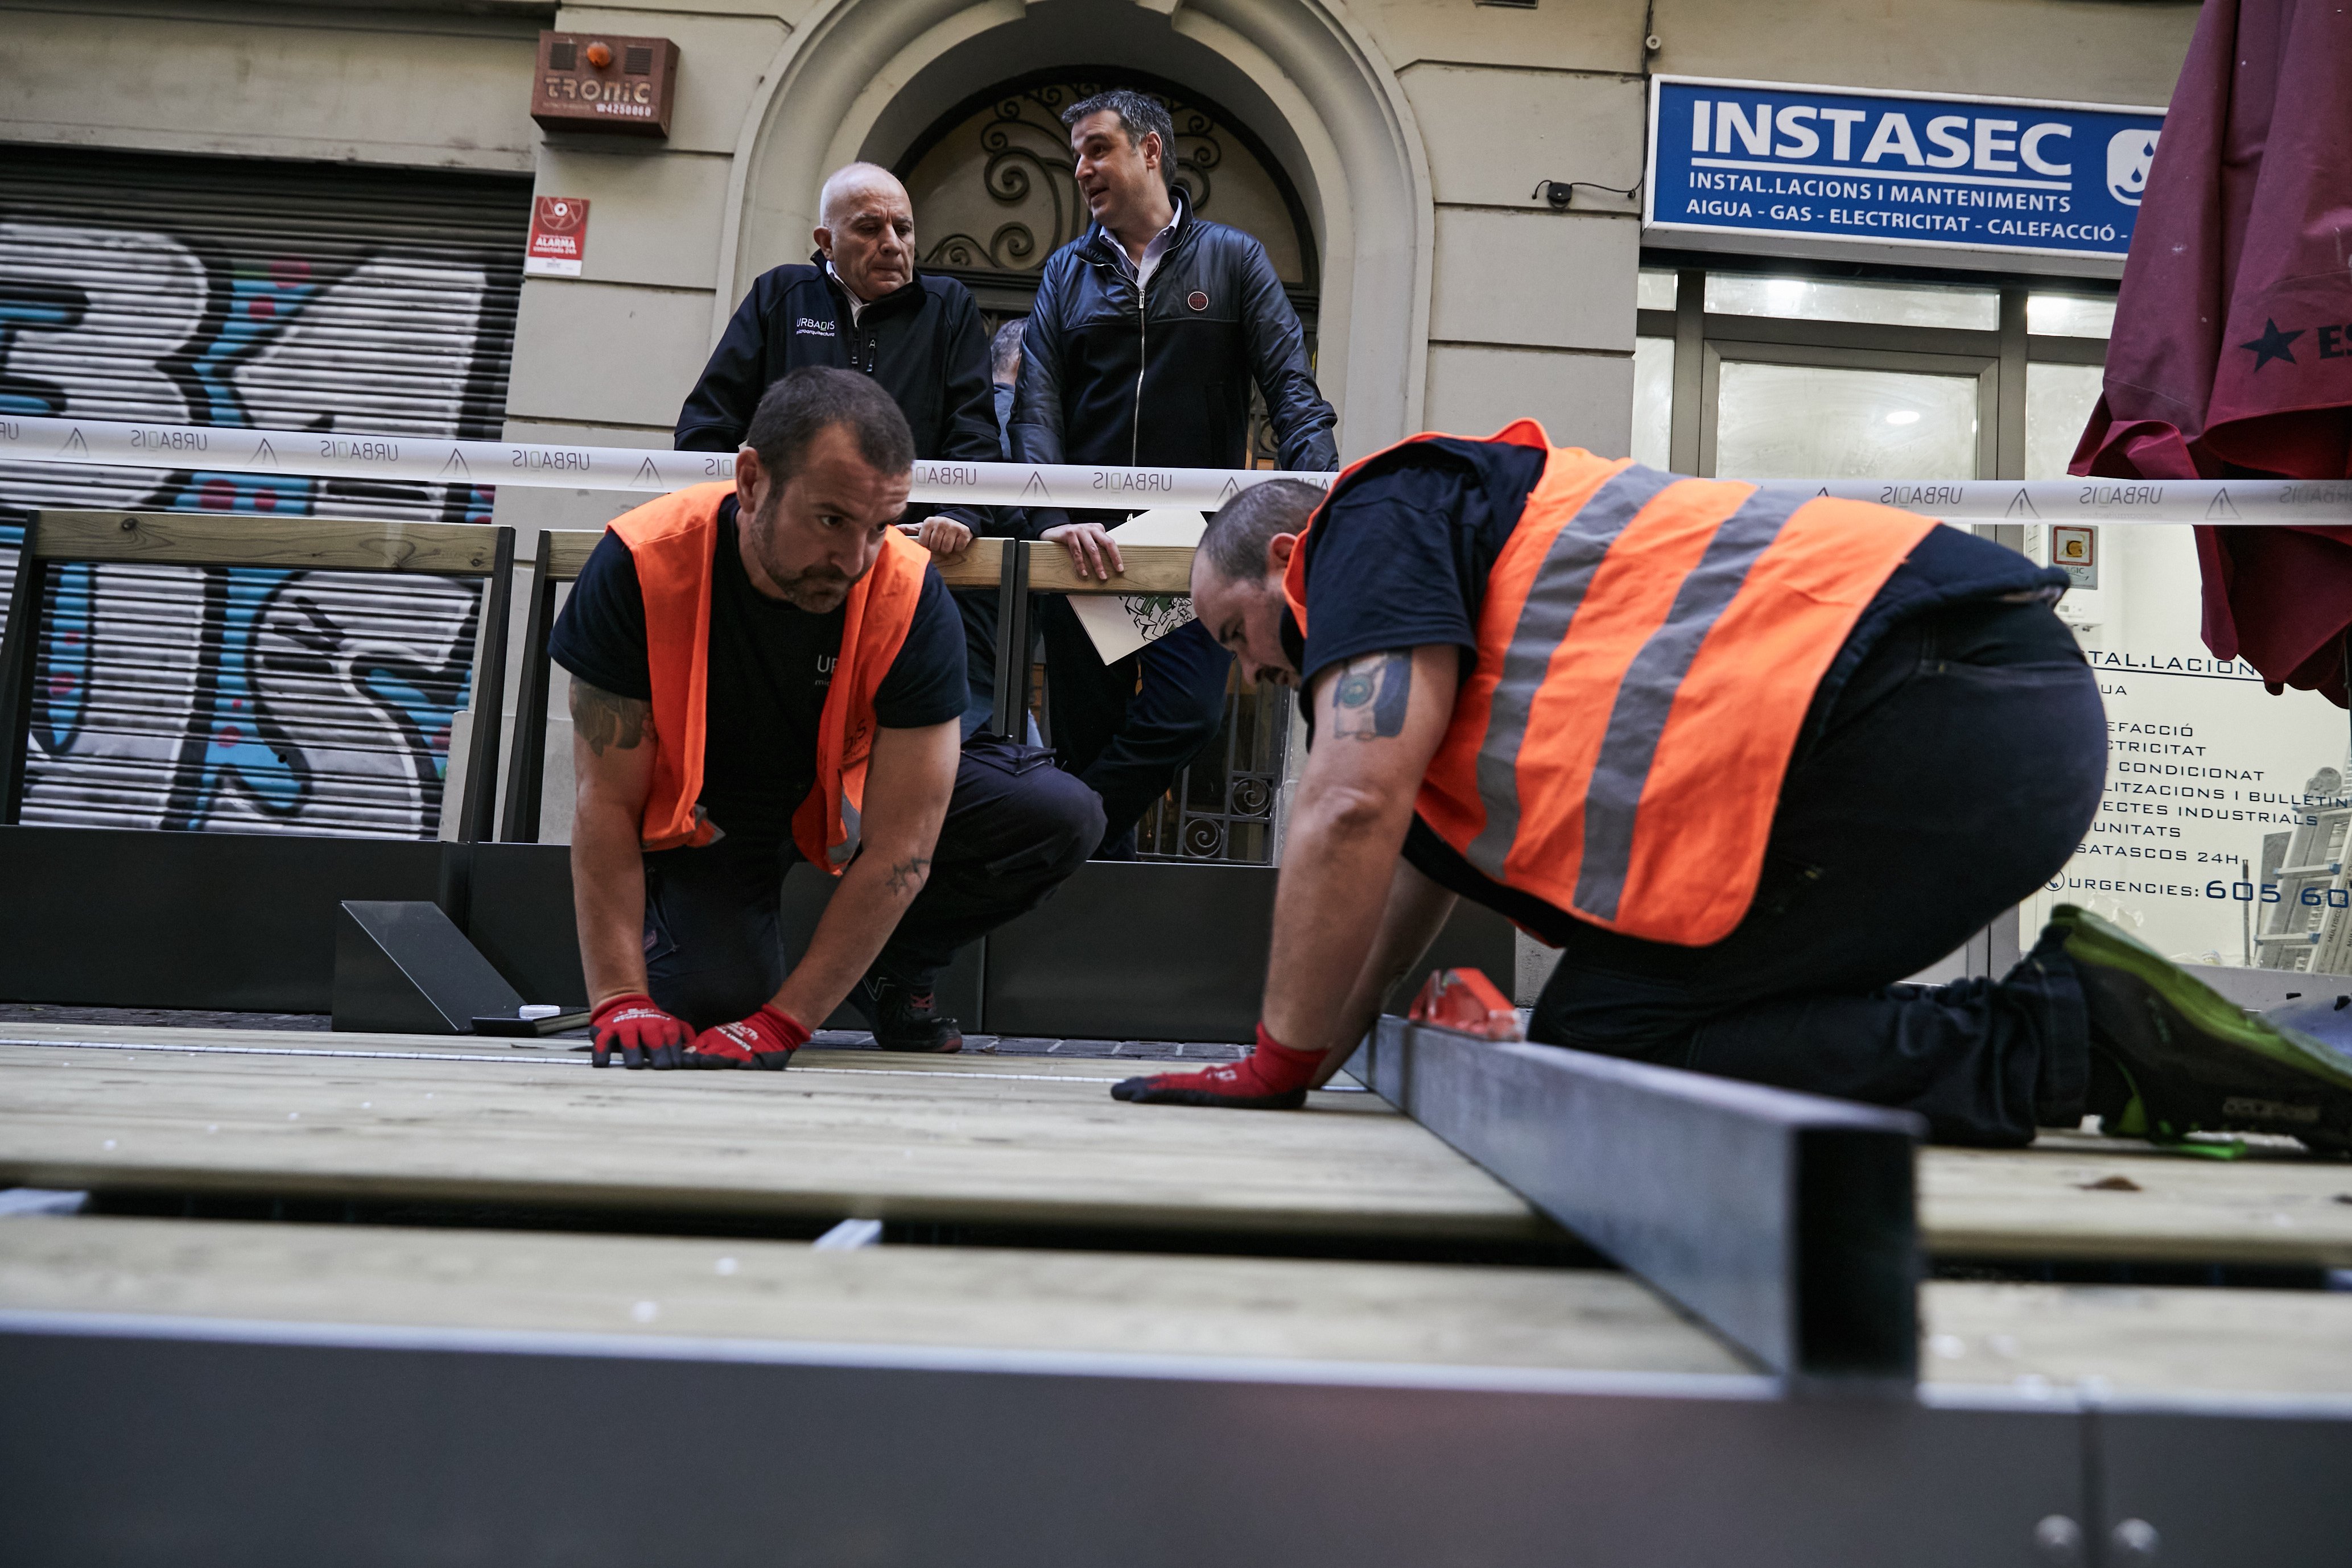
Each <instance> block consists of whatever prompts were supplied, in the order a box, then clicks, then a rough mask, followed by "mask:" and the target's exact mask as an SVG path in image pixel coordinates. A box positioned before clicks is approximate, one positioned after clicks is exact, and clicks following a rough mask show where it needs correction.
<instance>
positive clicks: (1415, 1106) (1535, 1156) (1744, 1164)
mask: <svg viewBox="0 0 2352 1568" xmlns="http://www.w3.org/2000/svg"><path fill="white" fill-rule="evenodd" d="M1357 1062H1358V1064H1359V1066H1358V1069H1357V1070H1358V1076H1359V1077H1361V1078H1362V1079H1363V1080H1364V1081H1365V1083H1366V1084H1367V1085H1369V1086H1370V1088H1371V1089H1373V1091H1374V1092H1376V1093H1378V1094H1379V1095H1380V1096H1381V1098H1383V1099H1385V1100H1388V1101H1389V1102H1390V1103H1391V1104H1392V1105H1394V1106H1396V1107H1397V1109H1399V1110H1402V1111H1404V1112H1405V1113H1406V1114H1407V1115H1409V1116H1411V1117H1412V1118H1413V1119H1414V1120H1415V1121H1419V1122H1420V1123H1421V1124H1422V1125H1423V1126H1424V1127H1426V1128H1428V1129H1429V1130H1430V1131H1432V1132H1434V1133H1436V1134H1437V1135H1438V1136H1439V1137H1440V1138H1443V1139H1444V1140H1445V1142H1448V1143H1450V1144H1452V1145H1453V1146H1454V1148H1455V1149H1457V1150H1459V1151H1461V1152H1463V1153H1464V1154H1465V1155H1467V1156H1468V1157H1469V1158H1471V1159H1472V1160H1475V1162H1477V1163H1478V1164H1479V1165H1481V1166H1482V1167H1484V1168H1485V1169H1486V1172H1487V1173H1488V1174H1490V1175H1492V1176H1494V1177H1495V1178H1496V1180H1497V1181H1500V1182H1502V1183H1503V1184H1505V1185H1507V1186H1508V1187H1510V1188H1511V1189H1512V1190H1513V1191H1515V1192H1517V1194H1519V1195H1520V1196H1521V1197H1524V1198H1526V1199H1527V1200H1528V1202H1530V1203H1532V1204H1534V1205H1536V1206H1537V1207H1538V1208H1540V1209H1542V1210H1543V1211H1544V1212H1545V1213H1546V1214H1548V1215H1550V1216H1551V1217H1552V1218H1554V1219H1556V1220H1558V1221H1559V1223H1560V1224H1561V1225H1563V1226H1567V1227H1568V1228H1569V1229H1570V1230H1572V1231H1574V1232H1575V1233H1576V1234H1577V1235H1578V1236H1580V1237H1582V1238H1583V1239H1584V1240H1586V1241H1588V1242H1590V1243H1591V1244H1592V1245H1593V1246H1594V1247H1598V1248H1599V1249H1600V1250H1601V1251H1602V1252H1604V1253H1607V1254H1608V1255H1609V1256H1610V1257H1611V1258H1614V1259H1615V1260H1616V1261H1617V1262H1619V1263H1621V1264H1622V1265H1624V1266H1625V1268H1629V1269H1631V1270H1632V1271H1633V1272H1634V1273H1636V1274H1639V1275H1640V1276H1642V1278H1643V1279H1647V1280H1648V1281H1649V1282H1650V1283H1651V1284H1653V1285H1654V1286H1656V1287H1657V1288H1658V1289H1660V1290H1662V1291H1664V1293H1665V1294H1667V1295H1668V1296H1670V1297H1672V1298H1674V1300H1676V1301H1678V1302H1680V1303H1681V1304H1682V1305H1683V1306H1684V1307H1685V1308H1686V1309H1688V1310H1690V1311H1691V1312H1692V1313H1693V1314H1694V1315H1695V1316H1696V1317H1698V1318H1699V1319H1701V1320H1702V1321H1706V1323H1708V1324H1710V1325H1712V1326H1713V1327H1715V1328H1716V1329H1717V1330H1719V1331H1722V1333H1723V1334H1724V1335H1725V1336H1726V1337H1727V1338H1728V1339H1729V1340H1731V1341H1732V1342H1734V1343H1735V1344H1738V1345H1739V1346H1740V1347H1742V1348H1743V1349H1745V1350H1747V1351H1748V1352H1749V1353H1750V1354H1752V1355H1754V1356H1756V1357H1757V1358H1758V1359H1759V1361H1761V1362H1762V1363H1764V1364H1765V1365H1766V1366H1768V1367H1769V1368H1771V1369H1772V1370H1773V1371H1775V1372H1780V1373H1789V1374H1790V1375H1792V1376H1796V1377H1801V1378H1809V1379H1810V1378H1824V1379H1841V1380H1848V1379H1893V1380H1905V1381H1907V1380H1908V1379H1910V1378H1911V1377H1912V1376H1914V1375H1915V1374H1916V1371H1917V1365H1918V1311H1917V1305H1916V1276H1917V1270H1918V1240H1917V1235H1916V1219H1915V1218H1914V1215H1913V1205H1912V1194H1911V1188H1912V1181H1911V1156H1912V1144H1913V1142H1915V1141H1916V1139H1917V1138H1918V1137H1919V1136H1920V1135H1921V1133H1923V1132H1924V1131H1926V1128H1925V1124H1924V1123H1923V1122H1921V1121H1920V1120H1919V1119H1918V1118H1917V1117H1916V1116H1912V1115H1910V1114H1908V1113H1907V1112H1903V1111H1893V1110H1877V1109H1874V1108H1872V1107H1868V1106H1860V1105H1849V1104H1846V1103H1845V1102H1843V1101H1842V1100H1824V1099H1822V1098H1820V1097H1818V1096H1814V1095H1806V1094H1791V1093H1789V1092H1787V1091H1786V1090H1782V1089H1766V1088H1762V1087H1760V1086H1759V1085H1755V1084H1747V1083H1738V1082H1734V1081H1732V1080H1731V1079H1719V1078H1709V1077H1706V1075H1704V1074H1700V1073H1691V1072H1683V1071H1680V1070H1678V1069H1676V1068H1662V1067H1654V1066H1651V1065H1649V1064H1647V1063H1644V1062H1630V1061H1622V1060H1620V1059H1618V1058H1613V1057H1601V1056H1594V1055H1592V1054H1591V1053H1590V1052H1585V1051H1570V1050H1561V1049H1558V1048H1556V1047H1549V1046H1528V1045H1496V1044H1491V1043H1489V1042H1487V1041H1485V1040H1480V1039H1476V1038H1475V1037H1471V1036H1468V1035H1460V1034H1455V1033H1454V1032H1452V1031H1450V1030H1445V1029H1433V1028H1428V1027H1425V1026H1417V1025H1412V1024H1408V1023H1406V1022H1405V1021H1404V1020H1403V1019H1402V1018H1396V1017H1383V1018H1382V1019H1381V1022H1380V1025H1379V1026H1378V1027H1377V1028H1376V1029H1375V1030H1374V1032H1373V1037H1372V1041H1371V1045H1370V1049H1369V1051H1368V1052H1366V1053H1364V1054H1363V1055H1360V1056H1359V1058H1357Z"/></svg>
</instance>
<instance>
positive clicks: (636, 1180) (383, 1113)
mask: <svg viewBox="0 0 2352 1568" xmlns="http://www.w3.org/2000/svg"><path fill="white" fill-rule="evenodd" d="M436 1044H437V1042H436ZM514 1055H515V1056H516V1057H517V1058H522V1059H520V1060H513V1061H505V1062H501V1063H500V1064H499V1065H498V1066H497V1067H496V1068H492V1067H491V1066H490V1065H489V1064H488V1063H485V1064H483V1065H482V1066H481V1067H479V1068H476V1067H475V1066H474V1065H473V1064H472V1063H470V1062H465V1063H455V1062H446V1061H438V1060H431V1059H396V1058H343V1057H325V1056H320V1055H313V1054H309V1053H304V1054H299V1055H287V1056H231V1055H226V1054H216V1053H203V1054H191V1053H186V1052H183V1051H152V1050H144V1051H142V1050H101V1049H75V1048H72V1047H54V1046H0V1182H5V1183H10V1184H24V1185H30V1186H47V1187H98V1188H118V1189H121V1188H146V1189H151V1190H153V1189H161V1190H166V1191H207V1192H218V1193H231V1192H242V1193H277V1194H289V1195H292V1194H317V1195H330V1194H331V1195H336V1196H341V1197H349V1198H368V1197H392V1196H405V1197H412V1198H417V1199H427V1200H436V1201H447V1202H462V1203H474V1202H499V1203H509V1202H512V1203H526V1204H551V1205H580V1206H594V1207H625V1208H654V1209H665V1210H671V1211H681V1212H706V1213H707V1212H714V1211H730V1212H738V1213H770V1214H788V1215H813V1216H829V1217H832V1218H840V1217H842V1216H844V1215H853V1216H860V1217H871V1218H877V1219H920V1220H936V1221H959V1220H971V1221H999V1222H1012V1223H1026V1224H1067V1225H1117V1226H1137V1227H1150V1228H1158V1229H1169V1228H1179V1229H1191V1230H1246V1231H1268V1232H1290V1233H1302V1232H1303V1233H1309V1234H1318V1235H1331V1234H1349V1235H1378V1236H1404V1237H1434V1238H1450V1237H1461V1238H1465V1239H1466V1238H1474V1237H1496V1238H1506V1239H1510V1238H1516V1239H1528V1240H1537V1239H1542V1238H1545V1237H1558V1236H1559V1231H1558V1230H1557V1229H1556V1228H1555V1227H1553V1226H1551V1225H1550V1224H1549V1222H1548V1221H1545V1220H1543V1219H1542V1218H1540V1217H1539V1216H1538V1215H1536V1214H1535V1213H1534V1212H1533V1211H1532V1210H1530V1209H1529V1208H1528V1205H1526V1204H1524V1203H1523V1202H1521V1201H1520V1200H1519V1199H1518V1198H1517V1196H1515V1195H1514V1194H1512V1193H1510V1192H1509V1191H1508V1190H1507V1188H1505V1187H1503V1186H1502V1185H1500V1184H1497V1183H1496V1181H1495V1180H1494V1179H1493V1178H1492V1177H1490V1176H1488V1175H1486V1173H1484V1172H1482V1171H1480V1170H1479V1169H1478V1168H1477V1167H1476V1166H1475V1165H1473V1164H1471V1163H1469V1162H1468V1161H1466V1160H1464V1159H1463V1158H1462V1157H1461V1156H1459V1155H1457V1154H1455V1153H1454V1152H1453V1151H1452V1150H1450V1149H1447V1148H1446V1147H1445V1146H1444V1144H1443V1143H1440V1142H1438V1141H1437V1140H1436V1139H1434V1138H1433V1137H1431V1136H1430V1135H1429V1134H1428V1133H1427V1132H1424V1131H1423V1130H1422V1129H1420V1128H1419V1127H1416V1126H1414V1125H1413V1124H1412V1122H1411V1121H1407V1120H1406V1119H1404V1118H1403V1117H1401V1116H1398V1115H1396V1114H1394V1113H1393V1112H1391V1111H1390V1110H1388V1109H1387V1108H1386V1107H1385V1106H1383V1105H1381V1103H1380V1102H1379V1101H1378V1100H1374V1099H1373V1098H1372V1097H1371V1096H1370V1095H1366V1094H1345V1093H1325V1094H1321V1095H1318V1096H1317V1097H1316V1100H1315V1102H1314V1104H1313V1107H1312V1110H1311V1113H1309V1114H1304V1115H1284V1116H1264V1115H1242V1114H1238V1113H1236V1114H1231V1115H1216V1114H1211V1113H1206V1112H1202V1111H1200V1110H1189V1109H1187V1108H1184V1107H1177V1106H1130V1105H1122V1104H1119V1103H1118V1102H1116V1101H1114V1100H1112V1099H1111V1098H1110V1096H1109V1095H1108V1092H1107V1091H1106V1088H1105V1085H1104V1084H1103V1083H1102V1081H1101V1080H1100V1079H1097V1078H1094V1077H1091V1076H1087V1077H1084V1078H1077V1079H1074V1080H1071V1081H1053V1080H1047V1081H1040V1078H1041V1077H1042V1075H1034V1074H1030V1073H1027V1072H1026V1071H1024V1072H1022V1073H1021V1075H1020V1076H1018V1077H1015V1076H1013V1075H1010V1074H1006V1073H1004V1072H1003V1068H1004V1067H1005V1066H1006V1065H1008V1064H1005V1063H996V1064H991V1066H992V1068H993V1069H994V1070H991V1071H985V1072H981V1071H958V1070H956V1069H953V1068H950V1069H947V1070H944V1071H940V1070H923V1069H911V1070H903V1069H885V1070H858V1071H832V1072H809V1071H803V1070H800V1069H795V1070H793V1072H790V1073H785V1074H782V1075H776V1074H769V1073H714V1072H674V1073H646V1072H638V1073H631V1072H624V1071H620V1070H616V1069H608V1070H606V1071H604V1072H597V1071H594V1070H593V1069H591V1068H587V1067H586V1066H585V1065H584V1063H583V1062H582V1060H581V1059H580V1058H579V1057H577V1056H575V1055H572V1054H571V1053H561V1054H558V1053H539V1052H525V1051H518V1052H516V1053H514ZM1025 1065H1026V1064H1023V1066H1024V1068H1025Z"/></svg>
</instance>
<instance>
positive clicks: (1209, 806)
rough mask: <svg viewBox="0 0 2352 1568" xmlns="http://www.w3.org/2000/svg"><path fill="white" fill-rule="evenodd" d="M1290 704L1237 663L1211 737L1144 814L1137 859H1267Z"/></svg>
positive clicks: (1258, 862) (1285, 694) (1282, 692)
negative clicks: (1248, 675) (1253, 679)
mask: <svg viewBox="0 0 2352 1568" xmlns="http://www.w3.org/2000/svg"><path fill="white" fill-rule="evenodd" d="M1290 704H1291V693H1290V690H1289V689H1288V688H1286V687H1281V686H1262V685H1258V684H1255V683H1254V682H1247V681H1244V680H1243V679H1241V675H1240V672H1239V671H1238V670H1236V671H1235V672H1234V677H1233V679H1232V680H1231V681H1230V682H1229V683H1228V684H1227V686H1226V688H1225V718H1224V722H1223V724H1221V725H1220V726H1218V729H1217V734H1216V738H1215V739H1214V740H1213V741H1211V742H1209V744H1208V748H1207V749H1206V750H1205V751H1203V752H1202V753H1201V754H1200V755H1199V756H1197V757H1195V758H1193V759H1192V766H1190V767H1188V768H1186V769H1185V770H1184V771H1183V772H1182V773H1180V774H1178V775H1177V779H1176V784H1175V787H1174V788H1172V789H1171V790H1170V791H1169V792H1168V793H1167V794H1166V795H1162V796H1160V799H1159V801H1158V802H1157V803H1156V804H1154V805H1153V806H1152V808H1151V809H1150V811H1148V812H1146V813H1144V816H1143V821H1142V824H1141V825H1140V826H1139V827H1138V828H1137V830H1136V835H1135V853H1136V858H1138V859H1139V860H1223V861H1238V862H1240V863H1242V864H1244V865H1251V866H1263V865H1265V864H1267V863H1269V862H1270V861H1272V860H1273V858H1274V805H1275V800H1276V797H1277V796H1278V795H1280V794H1281V792H1282V770H1283V763H1284V760H1285V759H1286V757H1287V755H1288V754H1289V747H1290Z"/></svg>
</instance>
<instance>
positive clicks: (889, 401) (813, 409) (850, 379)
mask: <svg viewBox="0 0 2352 1568" xmlns="http://www.w3.org/2000/svg"><path fill="white" fill-rule="evenodd" d="M836 425H846V426H849V434H850V436H851V437H853V438H854V439H855V440H856V442H857V454H858V456H860V457H862V458H865V459H866V461H867V462H868V463H871V464H872V465H874V467H875V468H879V469H880V470H881V471H882V472H884V473H886V474H903V473H906V472H907V471H908V470H909V469H911V468H913V467H914V466H915V433H914V432H913V431H912V430H909V429H908V428H907V416H906V415H905V414H904V413H902V412H901V411H900V410H899V407H898V403H897V401H896V400H894V399H893V398H892V397H891V395H889V394H888V393H887V392H885V391H883V390H882V388H881V387H880V386H879V385H877V384H876V383H875V382H874V380H873V378H872V377H870V376H864V375H860V374H857V373H856V371H854V370H835V369H833V368H831V367H830V366H825V365H803V366H802V367H801V368H800V369H799V370H796V371H793V373H792V374H789V375H785V376H783V377H782V378H780V379H778V380H776V381H774V382H772V383H770V384H769V386H768V390H767V391H766V392H765V393H764V394H762V395H761V398H760V406H759V407H758V408H756V409H754V410H753V411H752V413H751V428H750V429H748V430H746V431H744V432H743V445H745V446H746V447H751V449H752V450H753V451H755V452H757V453H759V454H760V462H761V466H762V467H763V468H766V469H767V470H768V471H769V472H770V473H771V474H772V475H774V476H775V478H776V479H777V480H778V481H779V482H782V480H785V479H790V478H792V476H793V473H794V472H795V471H797V470H798V469H799V468H800V465H801V459H802V458H805V457H806V456H807V455H808V449H809V444H810V443H811V442H813V441H814V440H815V439H816V438H817V437H819V436H822V435H824V433H825V432H826V431H827V430H830V429H832V428H833V427H834V426H836Z"/></svg>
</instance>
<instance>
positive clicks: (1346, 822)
mask: <svg viewBox="0 0 2352 1568" xmlns="http://www.w3.org/2000/svg"><path fill="white" fill-rule="evenodd" d="M1299 804H1300V814H1301V815H1302V816H1304V817H1306V819H1307V823H1308V824H1311V825H1312V830H1313V831H1315V832H1316V833H1318V835H1320V836H1322V837H1328V838H1332V839H1356V838H1368V837H1376V836H1379V835H1383V834H1387V833H1391V832H1392V831H1394V830H1395V827H1396V818H1397V816H1399V815H1400V814H1399V811H1398V802H1397V801H1396V800H1394V799H1393V798H1391V793H1390V792H1389V791H1386V790H1381V789H1375V788H1372V787H1370V786H1369V785H1364V784H1335V785H1331V786H1328V787H1326V788H1324V789H1319V790H1317V791H1315V792H1314V794H1313V795H1311V796H1310V797H1309V798H1307V799H1306V800H1304V801H1301V802H1300V803H1299Z"/></svg>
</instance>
